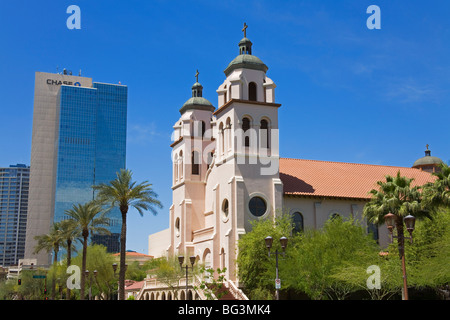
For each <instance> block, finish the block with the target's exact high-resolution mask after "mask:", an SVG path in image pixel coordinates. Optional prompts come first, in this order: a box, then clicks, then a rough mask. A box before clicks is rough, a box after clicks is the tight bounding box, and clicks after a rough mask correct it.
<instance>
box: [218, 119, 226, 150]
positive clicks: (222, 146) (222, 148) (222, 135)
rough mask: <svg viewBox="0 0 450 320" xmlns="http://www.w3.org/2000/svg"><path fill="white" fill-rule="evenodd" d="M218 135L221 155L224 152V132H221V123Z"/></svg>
mask: <svg viewBox="0 0 450 320" xmlns="http://www.w3.org/2000/svg"><path fill="white" fill-rule="evenodd" d="M219 134H220V139H219V140H220V141H219V144H220V153H221V154H223V152H224V150H225V141H224V140H225V139H224V132H223V122H221V123H220V125H219Z"/></svg>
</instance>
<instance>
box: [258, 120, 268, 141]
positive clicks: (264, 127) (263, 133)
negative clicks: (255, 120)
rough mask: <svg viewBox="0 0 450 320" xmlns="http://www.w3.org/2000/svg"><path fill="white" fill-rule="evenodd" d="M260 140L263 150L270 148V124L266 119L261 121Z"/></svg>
mask: <svg viewBox="0 0 450 320" xmlns="http://www.w3.org/2000/svg"><path fill="white" fill-rule="evenodd" d="M260 139H261V140H260V141H261V148H269V123H268V122H267V120H266V119H262V120H261V124H260Z"/></svg>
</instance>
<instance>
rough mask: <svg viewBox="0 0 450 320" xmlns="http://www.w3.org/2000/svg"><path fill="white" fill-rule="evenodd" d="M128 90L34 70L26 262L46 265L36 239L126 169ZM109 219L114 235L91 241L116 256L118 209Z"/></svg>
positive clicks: (79, 77) (117, 249)
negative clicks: (32, 259)
mask: <svg viewBox="0 0 450 320" xmlns="http://www.w3.org/2000/svg"><path fill="white" fill-rule="evenodd" d="M127 92H128V88H127V86H124V85H121V84H106V83H97V82H92V78H86V77H81V76H73V75H71V74H67V72H63V74H52V73H44V72H36V77H35V97H34V113H33V138H32V150H31V164H30V166H31V175H30V198H29V210H28V223H27V239H26V249H25V256H26V257H27V258H30V257H35V258H37V259H38V264H47V263H48V262H49V260H48V259H49V255H48V254H47V253H45V252H42V253H40V254H37V255H36V254H34V253H33V251H34V247H35V245H36V241H35V240H34V237H35V236H37V235H41V234H45V233H48V231H49V230H50V226H51V224H52V223H54V222H58V221H61V220H64V219H66V218H67V216H66V215H65V211H66V210H67V209H71V208H72V206H73V204H76V203H86V202H88V201H90V200H92V199H93V197H94V194H93V190H92V186H93V185H95V184H99V183H108V182H110V181H111V180H113V179H115V178H116V172H118V171H119V170H120V169H122V168H125V158H126V124H127ZM110 218H111V226H110V227H109V230H110V231H111V235H108V236H100V235H97V236H95V237H93V238H92V239H93V240H94V241H96V242H98V243H101V244H104V245H105V246H106V247H107V249H108V251H110V252H118V251H119V247H120V246H119V238H120V237H119V235H120V229H121V217H120V214H119V210H115V211H114V210H113V211H112V212H111V213H110Z"/></svg>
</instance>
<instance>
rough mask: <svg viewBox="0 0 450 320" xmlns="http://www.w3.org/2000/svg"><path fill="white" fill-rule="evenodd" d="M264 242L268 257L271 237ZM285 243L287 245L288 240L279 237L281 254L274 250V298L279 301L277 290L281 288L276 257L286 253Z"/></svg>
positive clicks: (271, 241)
mask: <svg viewBox="0 0 450 320" xmlns="http://www.w3.org/2000/svg"><path fill="white" fill-rule="evenodd" d="M264 242H265V244H266V248H267V250H268V253H269V257H270V255H271V252H270V249H271V248H272V244H273V238H272V237H271V236H268V237H266V238H265V239H264ZM287 243H288V239H287V238H286V237H281V238H280V245H281V249H282V250H283V251H282V252H278V249H276V250H275V253H272V254H275V261H276V264H275V270H276V278H275V296H276V299H277V300H280V292H279V289H280V288H281V280H280V279H279V278H278V255H279V254H282V255H283V257H284V255H285V251H286V247H287Z"/></svg>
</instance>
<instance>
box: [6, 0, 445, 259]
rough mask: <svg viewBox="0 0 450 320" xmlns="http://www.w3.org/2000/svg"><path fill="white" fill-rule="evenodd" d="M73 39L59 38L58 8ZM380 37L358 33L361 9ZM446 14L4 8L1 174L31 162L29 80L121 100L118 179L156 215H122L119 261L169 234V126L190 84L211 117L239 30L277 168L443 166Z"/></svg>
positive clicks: (396, 1) (419, 7)
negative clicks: (123, 143)
mask: <svg viewBox="0 0 450 320" xmlns="http://www.w3.org/2000/svg"><path fill="white" fill-rule="evenodd" d="M71 4H75V5H78V6H79V7H80V9H81V29H80V30H69V29H68V28H67V27H66V20H67V18H68V17H69V14H67V13H66V9H67V7H68V6H69V5H71ZM372 4H375V5H378V6H379V7H380V9H381V29H380V30H369V29H368V28H367V26H366V20H367V18H368V17H369V16H370V14H367V13H366V9H367V7H368V6H369V5H372ZM449 13H450V1H447V0H441V1H438V0H431V1H423V0H421V1H401V0H389V1H386V0H371V1H365V0H340V1H335V0H329V1H325V0H322V1H319V0H309V1H299V0H296V1H261V0H255V1H235V0H230V1H207V0H197V1H177V0H171V1H100V0H89V1H87V0H71V1H63V0H59V1H2V2H1V3H0V35H1V38H0V40H1V47H0V48H1V50H0V75H1V76H0V123H1V126H0V150H1V152H0V166H8V165H10V164H15V163H25V164H29V162H30V151H31V130H32V114H33V94H34V73H35V72H36V71H43V72H56V70H57V69H56V68H57V67H59V71H61V70H62V68H67V69H69V70H72V71H73V72H74V73H75V74H77V73H78V71H79V70H80V69H81V70H82V74H83V75H84V76H88V77H92V78H93V80H94V81H96V82H108V83H118V82H119V81H121V83H122V84H125V85H127V86H128V90H129V91H128V93H129V97H128V138H127V139H128V144H127V167H128V168H129V169H131V170H132V171H133V172H134V178H135V180H137V181H143V180H149V181H150V182H151V183H153V185H154V189H155V191H156V192H157V193H158V195H159V199H160V200H161V201H162V203H163V204H164V209H162V210H160V211H159V213H158V215H157V216H153V215H151V214H148V215H147V216H146V217H140V216H139V214H138V213H137V212H135V211H132V212H130V216H129V224H128V240H127V248H128V249H131V250H136V251H140V252H144V253H146V252H147V247H148V245H147V236H148V235H149V234H151V233H153V232H156V231H159V230H162V229H165V228H167V227H168V221H169V207H170V205H171V197H172V194H171V188H170V187H171V160H170V151H171V148H170V147H169V145H170V143H171V140H170V137H171V133H172V126H173V124H174V123H175V121H177V120H178V118H179V116H180V114H179V112H178V110H179V108H180V107H181V106H182V104H183V103H184V102H185V101H186V100H187V99H188V98H189V97H190V96H191V86H192V84H193V83H194V82H195V77H194V74H195V71H196V69H198V70H199V71H200V76H199V81H200V82H201V83H202V85H203V87H204V91H203V95H204V97H205V98H207V99H208V100H210V101H211V102H212V103H213V104H214V105H215V106H216V107H217V95H216V92H215V91H216V89H217V88H218V86H219V85H220V84H221V83H222V82H223V80H224V78H225V75H224V73H223V70H224V69H225V68H226V66H227V65H228V63H229V62H230V61H231V60H232V59H234V58H235V57H236V55H237V54H238V46H237V44H238V42H239V40H240V39H241V38H242V36H243V35H242V32H241V28H242V25H243V23H244V22H246V23H247V24H248V26H249V27H248V29H247V36H248V38H250V40H251V41H252V42H253V54H254V55H256V56H258V57H259V58H260V59H261V60H262V61H263V62H264V63H265V64H266V65H267V66H268V67H269V70H268V73H267V74H268V76H269V77H270V78H271V79H272V80H274V82H275V83H276V84H277V89H276V100H277V102H279V103H281V104H282V107H281V108H280V109H279V126H280V152H281V155H282V156H283V157H291V158H303V159H316V160H331V161H342V162H357V163H371V164H383V165H393V166H406V167H410V166H411V165H412V163H413V162H414V161H415V160H416V159H417V158H419V157H422V156H423V155H424V150H425V145H426V144H429V145H430V149H431V150H432V155H435V156H438V157H440V158H441V159H443V160H444V161H445V162H448V160H449V159H450V152H449V146H450V142H449V141H450V140H449V135H450V129H449V126H448V121H449V119H450V117H449V116H450V111H449V103H450V91H449V90H450V89H449V88H450V77H449V75H450V41H449V40H450V19H449Z"/></svg>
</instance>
